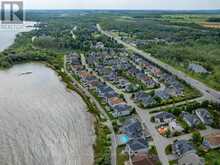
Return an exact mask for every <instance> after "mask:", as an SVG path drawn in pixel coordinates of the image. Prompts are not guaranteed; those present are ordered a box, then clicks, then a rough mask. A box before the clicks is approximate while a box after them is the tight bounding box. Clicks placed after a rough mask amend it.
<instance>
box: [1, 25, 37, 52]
mask: <svg viewBox="0 0 220 165" xmlns="http://www.w3.org/2000/svg"><path fill="white" fill-rule="evenodd" d="M34 24H36V23H35V22H25V23H24V25H23V26H22V27H23V28H17V29H16V28H13V29H11V28H9V27H8V28H1V26H0V52H1V51H3V50H4V49H6V48H8V47H9V46H10V45H11V44H12V43H13V42H14V40H15V38H16V35H17V34H18V33H20V32H27V31H30V30H32V29H33V27H30V26H33V25H34Z"/></svg>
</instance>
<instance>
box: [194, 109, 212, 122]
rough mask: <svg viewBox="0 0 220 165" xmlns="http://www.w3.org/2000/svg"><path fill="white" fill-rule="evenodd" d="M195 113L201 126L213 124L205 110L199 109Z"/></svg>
mask: <svg viewBox="0 0 220 165" xmlns="http://www.w3.org/2000/svg"><path fill="white" fill-rule="evenodd" d="M195 112H196V115H197V116H198V118H199V119H200V120H201V121H202V123H203V124H206V125H211V124H212V123H213V119H212V117H211V114H210V113H209V112H208V110H207V109H204V108H199V109H197V110H196V111H195Z"/></svg>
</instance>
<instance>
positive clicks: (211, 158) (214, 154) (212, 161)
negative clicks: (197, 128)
mask: <svg viewBox="0 0 220 165" xmlns="http://www.w3.org/2000/svg"><path fill="white" fill-rule="evenodd" d="M204 158H205V162H206V163H205V164H206V165H220V150H219V149H218V150H210V151H209V152H208V153H206V154H205V156H204Z"/></svg>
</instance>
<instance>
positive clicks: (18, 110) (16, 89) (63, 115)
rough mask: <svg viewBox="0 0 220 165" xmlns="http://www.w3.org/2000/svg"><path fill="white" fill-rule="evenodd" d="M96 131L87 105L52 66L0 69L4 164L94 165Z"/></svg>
mask: <svg viewBox="0 0 220 165" xmlns="http://www.w3.org/2000/svg"><path fill="white" fill-rule="evenodd" d="M24 72H32V74H26V75H21V73H24ZM93 135H94V132H93V128H92V121H91V116H90V114H89V113H87V112H86V105H85V103H84V102H83V101H82V99H81V98H80V97H79V96H78V95H77V94H76V93H70V92H68V91H66V88H65V86H64V84H63V83H62V82H61V81H60V80H59V78H58V77H57V75H56V73H55V72H54V71H53V70H51V69H49V68H47V67H45V66H44V65H42V64H24V65H16V66H14V67H13V68H11V69H9V70H6V71H0V165H90V164H92V163H93V149H92V143H93V137H94V136H93Z"/></svg>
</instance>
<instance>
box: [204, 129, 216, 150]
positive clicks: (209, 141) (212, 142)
mask: <svg viewBox="0 0 220 165" xmlns="http://www.w3.org/2000/svg"><path fill="white" fill-rule="evenodd" d="M203 145H204V146H205V147H207V148H209V149H215V148H219V147H220V132H219V133H213V134H209V135H207V136H204V141H203Z"/></svg>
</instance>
